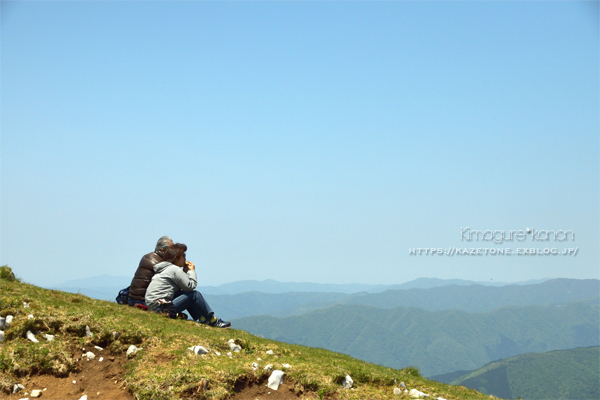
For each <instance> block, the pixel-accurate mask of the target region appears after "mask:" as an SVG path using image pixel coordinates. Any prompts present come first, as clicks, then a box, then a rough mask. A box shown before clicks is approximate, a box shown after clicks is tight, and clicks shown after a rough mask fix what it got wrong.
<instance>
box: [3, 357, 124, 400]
mask: <svg viewBox="0 0 600 400" xmlns="http://www.w3.org/2000/svg"><path fill="white" fill-rule="evenodd" d="M95 353H96V357H95V358H94V359H93V360H89V361H88V360H87V359H81V358H79V361H78V366H77V371H76V372H71V373H70V374H69V376H68V377H64V378H58V377H56V376H52V375H33V376H30V377H25V378H22V379H21V380H20V383H21V384H22V385H23V386H25V390H24V391H21V392H19V393H15V394H11V395H9V396H8V398H9V399H21V398H24V397H29V398H31V391H32V390H36V389H38V390H44V389H45V390H44V391H43V392H42V396H41V397H40V399H42V400H43V399H48V400H52V399H54V400H79V399H80V398H81V397H82V396H83V395H87V398H88V400H95V399H103V400H108V399H110V400H133V399H134V397H133V395H132V394H131V393H130V392H129V390H127V389H126V386H125V382H123V375H124V373H125V370H124V369H123V365H124V364H125V363H126V362H127V358H126V356H125V354H123V355H121V356H113V355H111V354H110V352H109V351H108V350H106V349H105V350H103V351H95ZM102 353H106V354H102ZM100 357H103V360H102V361H99V359H100ZM73 381H75V383H73ZM25 392H27V393H29V396H25Z"/></svg>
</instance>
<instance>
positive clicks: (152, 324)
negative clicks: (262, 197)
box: [0, 268, 487, 400]
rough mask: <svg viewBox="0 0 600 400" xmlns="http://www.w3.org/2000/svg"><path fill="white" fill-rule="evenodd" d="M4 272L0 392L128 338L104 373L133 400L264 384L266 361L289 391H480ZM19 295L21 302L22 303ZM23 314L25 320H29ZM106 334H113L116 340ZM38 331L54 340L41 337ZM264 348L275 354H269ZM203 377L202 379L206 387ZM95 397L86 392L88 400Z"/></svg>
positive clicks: (63, 369)
mask: <svg viewBox="0 0 600 400" xmlns="http://www.w3.org/2000/svg"><path fill="white" fill-rule="evenodd" d="M6 271H7V270H6V268H0V301H1V305H2V309H1V310H0V315H1V316H7V315H13V316H14V321H13V322H12V324H11V325H9V326H8V327H7V328H5V330H4V333H5V335H6V338H5V339H4V342H2V343H1V344H0V391H1V392H2V393H3V394H2V396H4V395H6V393H7V392H8V391H9V390H10V389H11V388H12V387H13V385H14V384H16V383H25V384H27V381H28V379H30V378H31V377H35V376H39V375H44V376H48V377H53V376H55V377H68V376H69V375H70V374H74V373H76V372H77V371H79V370H81V368H82V365H83V364H84V363H83V360H82V359H81V354H82V348H86V349H90V348H92V349H93V347H94V346H100V347H102V348H104V351H105V352H107V353H105V354H106V356H107V358H112V359H115V356H116V357H117V360H120V359H125V358H124V355H123V353H124V352H125V351H126V349H127V348H128V347H129V346H130V345H131V344H135V345H137V346H138V347H141V348H143V350H142V351H140V352H138V353H137V354H135V356H133V357H132V358H130V359H129V360H128V361H127V362H126V363H125V364H124V365H123V367H124V369H125V373H124V374H123V375H122V376H111V377H110V380H111V381H112V380H113V379H114V381H115V383H118V382H121V383H122V384H123V385H124V387H126V388H127V389H128V390H129V391H131V393H133V395H134V396H135V398H137V399H155V400H160V399H176V398H196V399H225V398H229V397H231V396H234V395H235V393H236V391H239V390H240V388H242V387H243V386H244V385H245V384H247V383H248V382H255V383H257V384H258V383H261V384H264V383H265V379H266V378H267V376H268V373H267V372H265V371H264V370H263V368H264V366H265V365H266V364H267V363H269V364H273V367H274V369H282V370H285V373H286V382H287V384H288V386H289V388H290V390H291V391H292V392H293V393H295V394H297V395H298V396H299V397H300V398H312V399H317V398H330V399H367V398H368V399H383V398H407V395H402V396H394V395H393V394H392V393H393V389H394V388H395V387H397V385H398V384H399V383H400V382H405V383H406V385H407V386H408V387H409V388H415V389H418V390H421V391H423V392H425V393H428V394H430V395H431V396H433V398H437V397H438V396H441V397H443V398H446V399H485V398H487V396H485V395H483V394H481V393H478V392H476V391H474V390H470V389H466V388H464V387H454V386H448V385H445V384H441V383H438V382H434V381H430V380H427V379H425V378H423V377H421V376H420V375H419V373H418V370H417V369H415V368H406V369H391V368H386V367H383V366H379V365H373V364H369V363H366V362H363V361H359V360H356V359H353V358H351V357H349V356H346V355H343V354H338V353H333V352H330V351H326V350H322V349H315V348H309V347H304V346H298V345H290V344H285V343H280V342H275V341H272V340H269V339H263V338H259V337H256V336H253V335H250V334H248V333H246V332H244V331H241V330H236V329H229V330H223V329H217V328H210V327H207V326H205V325H200V324H197V323H195V322H191V321H184V320H171V319H168V318H166V317H164V316H162V315H158V314H154V313H151V312H145V311H140V310H137V309H133V308H130V307H127V306H120V305H117V304H116V303H109V302H105V301H101V300H94V299H90V298H88V297H85V296H83V295H78V294H71V293H64V292H60V291H53V290H47V289H42V288H39V287H36V286H33V285H29V284H25V283H21V282H19V281H18V280H13V281H9V280H7V279H5V278H6V277H7V274H6ZM24 302H26V303H28V306H29V307H27V308H25V306H24V304H23V303H24ZM29 314H31V315H32V318H28V315H29ZM86 326H89V328H90V330H91V331H92V332H93V333H94V335H93V336H92V337H87V336H86ZM234 326H235V325H234ZM27 331H32V332H36V337H37V338H38V339H39V340H40V342H39V343H32V342H31V341H29V340H27V339H26V338H25V336H26V333H27ZM113 332H118V333H119V334H120V336H119V337H118V338H115V337H114V336H113ZM44 334H52V335H54V336H55V338H54V340H53V341H51V342H49V341H46V340H44V339H43V335H44ZM229 339H235V341H236V343H238V344H240V345H241V347H242V351H241V352H240V353H234V354H233V358H229V357H227V355H226V353H227V352H228V351H229V347H228V344H227V341H228V340H229ZM192 345H201V346H204V347H206V348H207V349H209V350H210V352H209V354H206V355H204V356H197V355H193V354H191V353H190V352H189V351H188V350H187V348H188V347H190V346H192ZM267 350H273V352H274V353H275V354H274V355H268V354H266V351H267ZM216 352H220V353H221V355H220V356H219V355H217V354H216ZM109 355H112V357H108V356H109ZM258 358H261V359H262V360H260V361H259V360H258ZM115 362H116V361H115ZM252 362H257V363H258V364H259V368H258V369H257V370H254V369H253V368H252ZM90 363H91V362H90ZM283 364H290V367H289V368H285V367H283ZM346 374H349V375H350V376H351V377H352V379H353V380H354V387H353V389H344V388H343V387H342V386H341V384H340V383H341V381H342V379H343V378H344V376H345V375H346ZM107 379H109V378H107ZM203 379H205V380H207V381H208V387H207V388H206V390H204V389H203V388H204V384H203V382H204V381H203ZM65 380H68V379H66V378H65ZM68 383H69V384H70V381H69V382H68ZM82 394H83V393H80V394H78V395H77V397H74V398H76V399H78V398H79V397H81V395H82ZM94 395H95V393H93V394H90V396H92V397H90V398H94V397H93V396H94ZM44 396H45V397H48V398H50V397H49V395H44ZM271 397H273V396H271ZM15 398H20V397H15Z"/></svg>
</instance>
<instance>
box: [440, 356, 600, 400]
mask: <svg viewBox="0 0 600 400" xmlns="http://www.w3.org/2000/svg"><path fill="white" fill-rule="evenodd" d="M440 378H441V379H446V380H447V379H449V378H450V376H445V377H440ZM432 379H436V377H432ZM452 384H455V385H464V386H467V387H470V388H473V389H476V390H479V391H481V392H484V393H487V394H491V395H494V396H500V397H502V398H507V399H516V398H522V399H598V398H600V348H599V347H597V346H596V347H586V348H576V349H569V350H557V351H551V352H547V353H537V354H535V353H528V354H521V355H518V356H515V357H510V358H507V359H504V360H500V361H496V362H493V363H490V364H488V365H486V366H485V367H482V368H480V369H478V370H476V371H471V372H469V373H467V374H462V376H460V377H456V378H454V379H452Z"/></svg>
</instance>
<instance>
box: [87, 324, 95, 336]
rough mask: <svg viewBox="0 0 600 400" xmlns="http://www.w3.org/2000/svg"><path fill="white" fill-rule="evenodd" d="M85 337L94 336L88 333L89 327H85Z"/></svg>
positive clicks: (90, 332)
mask: <svg viewBox="0 0 600 400" xmlns="http://www.w3.org/2000/svg"><path fill="white" fill-rule="evenodd" d="M85 336H87V337H92V336H94V334H93V333H92V331H90V327H89V326H87V325H86V326H85Z"/></svg>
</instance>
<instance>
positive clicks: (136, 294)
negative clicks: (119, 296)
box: [129, 252, 163, 300]
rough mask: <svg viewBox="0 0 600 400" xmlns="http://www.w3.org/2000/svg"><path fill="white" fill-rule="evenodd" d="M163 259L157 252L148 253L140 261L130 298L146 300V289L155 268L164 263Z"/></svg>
mask: <svg viewBox="0 0 600 400" xmlns="http://www.w3.org/2000/svg"><path fill="white" fill-rule="evenodd" d="M162 260H163V259H162V257H161V256H160V255H158V254H157V253H155V252H152V253H148V254H146V255H145V256H144V257H142V260H141V261H140V265H139V266H138V269H137V271H135V275H134V276H133V280H132V281H131V286H130V287H129V297H130V298H132V299H134V300H144V297H146V289H148V285H149V284H150V281H151V280H152V277H153V276H154V266H155V265H156V264H158V263H159V262H162Z"/></svg>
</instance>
